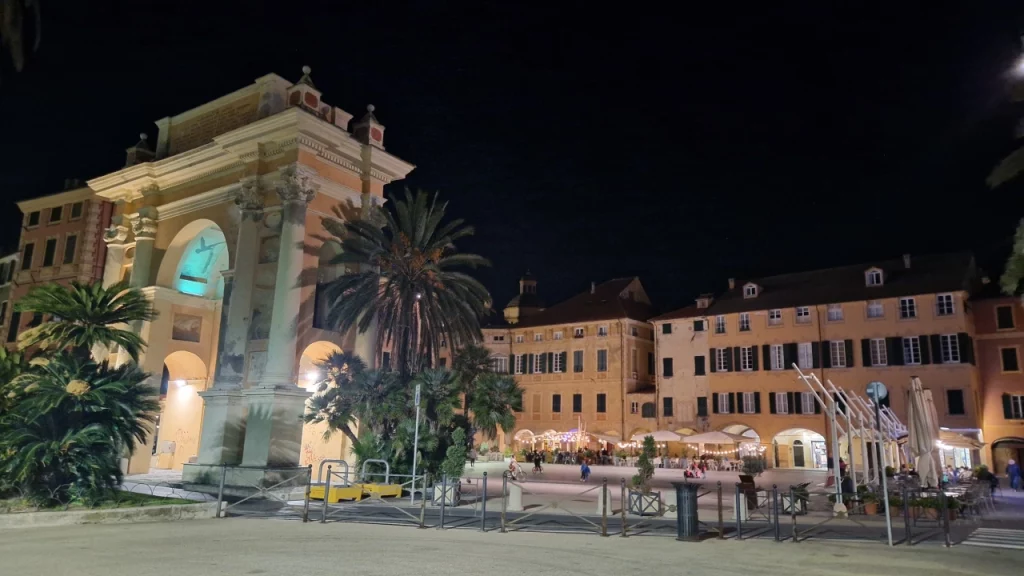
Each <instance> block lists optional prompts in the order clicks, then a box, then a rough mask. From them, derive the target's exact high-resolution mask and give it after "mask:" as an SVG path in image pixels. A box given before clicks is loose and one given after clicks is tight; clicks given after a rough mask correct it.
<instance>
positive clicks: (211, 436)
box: [197, 177, 265, 466]
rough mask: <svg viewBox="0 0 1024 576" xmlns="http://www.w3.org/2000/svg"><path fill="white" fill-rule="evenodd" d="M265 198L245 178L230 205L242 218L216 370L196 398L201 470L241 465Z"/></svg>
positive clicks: (254, 183)
mask: <svg viewBox="0 0 1024 576" xmlns="http://www.w3.org/2000/svg"><path fill="white" fill-rule="evenodd" d="M264 195H265V193H264V190H263V188H262V187H261V186H260V182H259V179H258V178H257V177H248V178H244V179H242V186H241V188H240V189H239V191H238V194H237V195H236V196H235V205H237V206H238V209H239V211H240V212H241V215H240V219H239V224H238V237H237V238H236V239H235V252H234V264H235V267H234V271H233V272H230V273H225V274H224V299H223V301H222V304H221V327H220V339H219V341H218V345H217V369H216V373H215V374H214V379H213V386H212V387H211V388H210V389H209V390H206V391H204V392H200V393H199V396H200V397H202V399H203V405H204V410H203V428H202V435H201V436H200V439H199V457H198V458H197V461H198V464H199V465H200V466H219V465H220V464H238V463H239V462H240V461H241V459H242V444H243V434H242V431H243V426H244V418H243V406H244V405H243V402H242V382H243V380H244V379H245V355H246V351H247V344H248V340H249V321H250V317H251V316H252V287H253V282H254V279H255V276H256V264H257V260H258V257H259V242H260V234H259V225H260V221H261V220H262V219H263V206H264Z"/></svg>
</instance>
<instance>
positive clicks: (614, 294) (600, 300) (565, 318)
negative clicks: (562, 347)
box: [515, 278, 654, 328]
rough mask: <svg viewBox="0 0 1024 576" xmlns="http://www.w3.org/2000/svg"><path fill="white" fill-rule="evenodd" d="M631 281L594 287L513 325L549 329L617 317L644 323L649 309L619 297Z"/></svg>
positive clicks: (649, 311)
mask: <svg viewBox="0 0 1024 576" xmlns="http://www.w3.org/2000/svg"><path fill="white" fill-rule="evenodd" d="M634 280H636V278H616V279H615V280H609V281H607V282H604V283H602V284H598V285H597V286H596V287H595V288H594V292H593V294H591V292H590V290H587V291H586V292H582V293H580V294H577V295H575V296H573V297H572V298H569V299H568V300H566V301H564V302H559V303H558V304H555V305H554V306H551V307H550V308H546V309H545V310H543V311H541V312H537V313H536V314H531V315H530V316H527V317H526V318H522V319H521V320H520V321H519V323H518V324H516V325H515V326H516V327H517V328H520V327H530V326H549V325H554V324H574V323H581V322H596V321H599V320H614V319H619V318H630V319H632V320H640V321H642V322H643V321H646V320H647V319H648V318H650V317H651V316H653V315H654V307H653V306H651V305H650V304H647V303H644V302H638V301H636V300H630V299H627V298H622V297H620V294H622V292H623V291H624V290H626V289H627V288H629V285H630V284H631V283H632V282H633V281H634Z"/></svg>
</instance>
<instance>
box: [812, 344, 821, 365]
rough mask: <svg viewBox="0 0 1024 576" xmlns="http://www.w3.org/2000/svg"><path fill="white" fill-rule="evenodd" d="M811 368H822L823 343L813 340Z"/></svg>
mask: <svg viewBox="0 0 1024 576" xmlns="http://www.w3.org/2000/svg"><path fill="white" fill-rule="evenodd" d="M811 368H821V344H819V343H818V342H811Z"/></svg>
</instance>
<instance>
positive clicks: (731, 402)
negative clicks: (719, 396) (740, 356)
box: [729, 348, 739, 414]
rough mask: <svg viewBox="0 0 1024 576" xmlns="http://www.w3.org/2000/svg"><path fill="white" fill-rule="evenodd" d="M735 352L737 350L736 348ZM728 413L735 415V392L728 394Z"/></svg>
mask: <svg viewBox="0 0 1024 576" xmlns="http://www.w3.org/2000/svg"><path fill="white" fill-rule="evenodd" d="M737 350H739V348H737ZM729 413H730V414H735V413H736V393H735V392H729Z"/></svg>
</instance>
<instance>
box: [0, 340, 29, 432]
mask: <svg viewBox="0 0 1024 576" xmlns="http://www.w3.org/2000/svg"><path fill="white" fill-rule="evenodd" d="M27 367H28V365H27V364H26V363H25V358H24V356H22V355H21V353H20V352H8V351H7V349H6V348H0V415H3V414H6V413H8V412H9V411H10V410H11V409H12V408H13V407H14V405H15V403H17V401H18V397H19V395H20V393H21V388H20V387H19V386H17V385H15V384H14V379H15V378H17V377H18V375H19V374H21V373H22V372H23V371H24V370H25V369H26V368H27Z"/></svg>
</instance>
